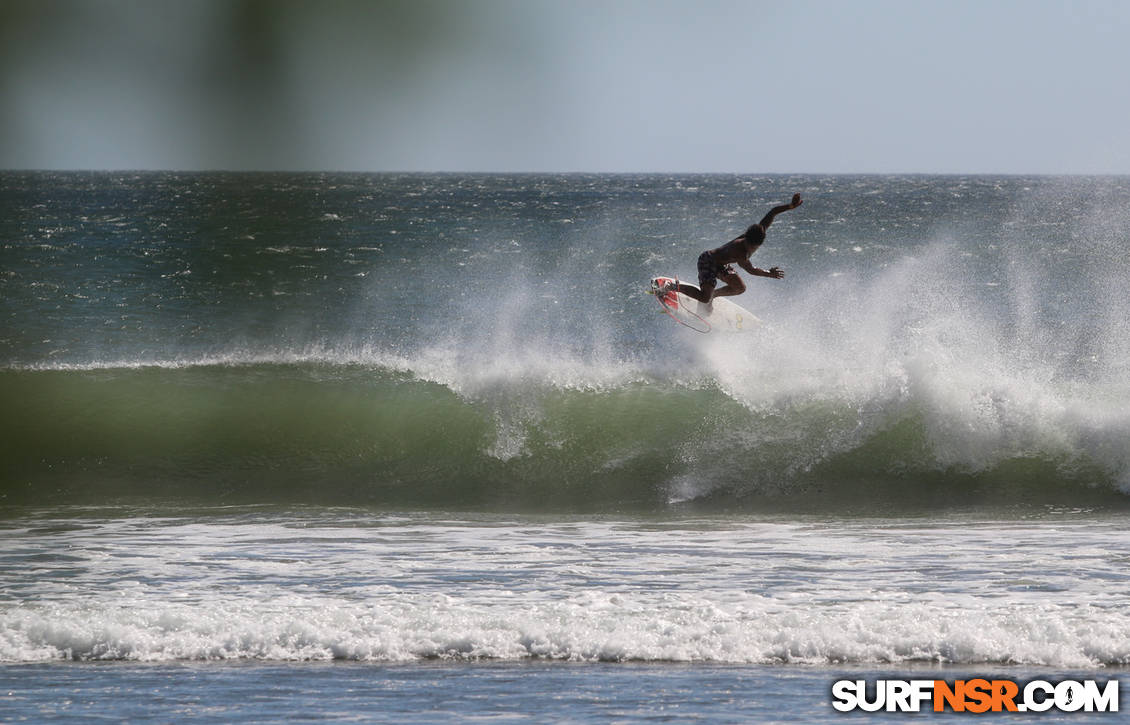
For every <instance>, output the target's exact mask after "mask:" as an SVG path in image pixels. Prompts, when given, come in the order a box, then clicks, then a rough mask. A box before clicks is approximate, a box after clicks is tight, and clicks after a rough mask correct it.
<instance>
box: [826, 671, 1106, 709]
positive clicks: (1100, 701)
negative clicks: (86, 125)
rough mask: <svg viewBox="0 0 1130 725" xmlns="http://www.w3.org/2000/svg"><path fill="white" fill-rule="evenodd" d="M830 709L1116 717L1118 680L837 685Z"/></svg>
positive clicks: (860, 682)
mask: <svg viewBox="0 0 1130 725" xmlns="http://www.w3.org/2000/svg"><path fill="white" fill-rule="evenodd" d="M832 707H834V708H836V709H837V710H839V711H840V712H851V711H853V710H863V711H865V712H878V711H880V710H885V711H887V712H921V711H922V710H924V709H925V710H928V711H929V710H933V711H934V712H945V711H947V710H949V711H952V712H970V713H983V712H1046V711H1048V710H1052V709H1055V710H1059V711H1061V712H1118V680H1108V681H1107V682H1105V683H1102V684H1100V683H1098V682H1097V681H1095V680H1063V681H1061V682H1048V681H1046V680H1032V681H1031V682H1027V683H1023V684H1020V683H1017V682H1015V681H1013V680H987V679H981V678H975V679H970V680H954V681H953V682H948V681H946V680H877V681H876V682H875V684H874V686H873V687H872V686H869V685H868V682H867V680H839V681H837V682H835V683H834V684H833V685H832Z"/></svg>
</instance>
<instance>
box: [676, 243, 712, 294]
mask: <svg viewBox="0 0 1130 725" xmlns="http://www.w3.org/2000/svg"><path fill="white" fill-rule="evenodd" d="M718 271H719V270H718V266H717V265H715V264H714V259H713V258H712V257H711V256H710V252H703V253H702V254H700V255H699V257H698V289H695V288H694V287H687V286H686V285H682V284H681V285H679V291H680V292H682V293H683V294H685V295H686V296H687V297H691V298H693V299H696V300H698V301H699V302H701V303H703V304H704V305H708V304H710V300H711V299H713V297H714V286H715V285H717V284H718Z"/></svg>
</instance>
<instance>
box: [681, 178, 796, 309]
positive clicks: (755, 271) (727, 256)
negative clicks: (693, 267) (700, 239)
mask: <svg viewBox="0 0 1130 725" xmlns="http://www.w3.org/2000/svg"><path fill="white" fill-rule="evenodd" d="M800 205H801V198H800V194H793V200H792V201H791V202H789V203H788V204H781V205H780V206H775V207H773V208H772V209H770V210H769V213H768V214H766V215H765V216H764V218H762V220H761V221H760V222H758V223H757V224H752V225H750V227H749V229H746V230H745V233H744V234H742V235H741V236H740V237H737V238H736V239H732V240H731V241H729V242H726V243H725V244H723V245H722V246H721V247H718V248H717V249H711V250H708V251H706V252H703V253H702V254H701V255H699V258H698V286H699V289H695V288H694V287H691V286H688V285H685V284H680V285H679V292H682V293H683V294H685V295H686V296H688V297H693V298H694V299H696V300H698V301H699V302H702V303H703V304H709V303H710V301H711V300H712V299H714V298H715V297H727V296H730V295H740V294H741V293H742V292H745V282H743V281H742V278H741V277H739V276H738V273H737V272H735V271H734V268H733V267H731V266H730V265H732V264H736V265H738V266H739V267H741V268H742V269H744V270H745V271H747V272H749V273H750V274H752V275H754V276H756V277H770V278H772V279H781V278H783V277H784V276H785V270H783V269H781V268H780V267H771V268H770V269H761V268H760V267H754V266H753V265H752V264H750V262H749V256H750V255H751V254H753V253H754V252H756V251H757V249H758V247H760V246H761V243H762V242H764V241H765V232H766V230H768V229H769V225H770V224H772V223H773V219H775V218H776V216H777V215H778V214H780V213H781V212H783V211H788V210H789V209H796V208H797V207H798V206H800ZM718 280H722V281H723V282H725V283H726V286H725V287H722V288H721V289H714V287H715V285H717V284H718ZM668 289H669V288H668Z"/></svg>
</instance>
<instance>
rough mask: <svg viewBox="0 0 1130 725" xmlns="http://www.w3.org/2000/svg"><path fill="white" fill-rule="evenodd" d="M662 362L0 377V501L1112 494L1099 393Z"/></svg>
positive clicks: (863, 502) (979, 499)
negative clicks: (611, 366) (1086, 396)
mask: <svg viewBox="0 0 1130 725" xmlns="http://www.w3.org/2000/svg"><path fill="white" fill-rule="evenodd" d="M731 352H732V351H731V350H729V349H728V348H727V349H725V350H723V352H722V353H720V354H722V355H723V356H725V355H728V354H730V353H731ZM511 362H512V361H511ZM675 367H677V368H678V372H674V371H673V370H671V369H658V370H657V369H654V368H651V367H648V365H647V364H645V363H639V364H623V365H621V366H620V367H619V368H617V369H616V370H615V371H613V372H612V373H610V372H609V370H608V369H606V368H601V369H600V370H595V371H585V370H582V369H580V368H579V367H578V366H574V365H564V366H560V367H558V366H553V365H550V366H547V367H545V368H542V369H525V370H520V371H516V370H513V369H507V370H494V371H490V372H485V371H480V374H478V375H475V374H470V373H469V371H468V370H467V368H466V367H461V366H458V365H450V366H449V365H448V364H447V363H441V364H440V365H439V366H438V367H437V368H435V369H426V368H427V366H426V365H422V364H417V368H416V369H413V367H412V365H411V364H409V363H408V362H406V361H402V362H401V363H399V364H396V363H390V364H386V365H381V366H375V365H363V364H352V365H344V364H336V365H330V364H325V363H311V362H302V363H299V362H288V363H281V362H276V363H264V362H258V363H245V364H203V365H185V366H180V365H178V366H145V367H137V368H121V367H111V368H105V369H82V370H70V369H67V370H34V371H31V370H21V371H6V372H2V373H0V390H2V391H3V397H4V399H5V400H7V401H8V403H9V405H10V406H11V408H10V410H13V411H19V413H18V414H17V415H13V416H9V417H7V418H6V419H5V421H4V423H3V431H2V435H3V439H4V448H5V451H4V455H3V463H2V464H0V465H2V466H3V472H4V476H3V479H4V481H5V482H6V483H5V495H6V498H7V500H8V501H9V502H10V503H12V502H20V503H63V502H71V503H97V502H101V501H106V500H110V499H116V498H120V497H135V498H137V497H140V498H144V499H162V498H165V499H171V500H188V501H196V502H198V503H202V504H205V503H210V502H211V503H214V502H231V503H250V502H266V503H279V504H289V503H320V504H338V505H348V504H363V505H379V506H406V507H433V508H480V509H500V510H546V511H551V510H562V511H605V510H607V511H621V510H650V509H662V508H666V507H670V506H672V505H698V506H707V507H725V508H733V507H735V506H739V507H742V506H745V507H752V508H765V507H769V508H772V507H784V508H794V509H797V508H799V509H805V510H824V509H841V510H858V511H861V512H875V511H877V510H883V509H884V508H893V509H897V508H900V507H910V508H918V509H932V508H954V507H956V508H968V507H976V506H994V507H1001V506H1004V507H1008V506H1018V507H1023V506H1031V505H1036V506H1042V505H1088V506H1115V507H1119V506H1122V505H1123V503H1124V500H1125V497H1124V494H1123V493H1122V489H1121V486H1123V477H1124V475H1125V470H1126V468H1125V467H1126V461H1125V456H1126V451H1125V449H1124V448H1123V447H1122V446H1121V445H1120V444H1119V442H1120V441H1121V440H1124V439H1125V437H1126V435H1127V430H1128V427H1130V418H1128V414H1126V413H1125V412H1123V411H1120V410H1114V409H1111V408H1110V407H1108V406H1105V405H1103V404H1102V402H1101V401H1084V400H1071V399H1070V398H1055V397H1052V396H1051V394H1050V393H1049V392H1048V391H1046V390H1039V389H1037V390H1036V391H1033V392H1028V393H1027V397H1025V398H1019V396H1018V395H1016V394H1015V393H1014V394H1013V396H1012V397H1011V398H1004V399H994V398H993V397H992V396H991V394H989V393H987V392H986V393H982V394H980V395H974V394H963V393H965V392H966V391H962V393H957V392H955V391H954V390H953V388H952V387H947V386H946V385H944V384H943V382H944V381H945V380H946V379H947V376H946V375H945V373H944V372H942V371H939V370H938V369H937V368H935V367H927V368H926V369H921V370H919V369H916V368H914V367H910V368H908V369H906V370H900V371H898V372H897V374H896V373H892V377H891V379H886V380H883V381H881V382H882V383H883V384H869V386H868V387H866V388H865V389H861V390H851V389H850V388H849V384H850V380H847V379H845V376H844V375H842V374H841V373H839V372H833V371H803V370H801V371H794V372H792V373H788V374H785V373H782V372H780V371H774V372H763V373H760V374H758V373H756V372H754V371H750V370H746V369H744V368H743V369H741V370H739V371H735V372H733V373H732V377H728V376H726V375H724V374H723V373H722V372H716V373H715V374H714V375H713V376H706V375H705V373H704V374H703V376H702V377H692V378H690V379H684V378H682V377H681V375H682V374H683V372H684V371H685V370H686V368H685V367H683V366H675ZM449 376H450V377H449ZM982 383H983V381H977V384H978V385H980V384H982ZM977 390H980V388H974V389H973V390H972V391H970V393H973V392H976V391H977Z"/></svg>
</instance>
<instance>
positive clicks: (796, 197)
mask: <svg viewBox="0 0 1130 725" xmlns="http://www.w3.org/2000/svg"><path fill="white" fill-rule="evenodd" d="M802 203H803V202H802V201H801V198H800V194H793V200H792V201H791V202H789V203H788V204H781V205H780V206H775V207H773V208H772V209H770V210H769V213H768V214H766V215H765V218H764V219H762V220H761V228H762V229H768V228H769V225H770V224H772V223H773V219H774V218H775V217H776V216H777V215H778V214H780V213H781V212H783V211H788V210H789V209H796V208H797V207H798V206H800V205H801V204H802Z"/></svg>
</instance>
